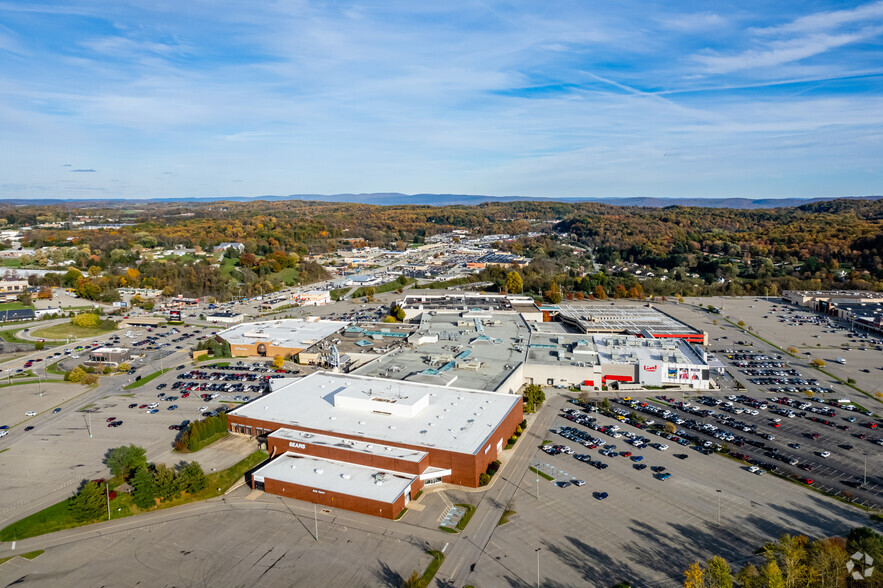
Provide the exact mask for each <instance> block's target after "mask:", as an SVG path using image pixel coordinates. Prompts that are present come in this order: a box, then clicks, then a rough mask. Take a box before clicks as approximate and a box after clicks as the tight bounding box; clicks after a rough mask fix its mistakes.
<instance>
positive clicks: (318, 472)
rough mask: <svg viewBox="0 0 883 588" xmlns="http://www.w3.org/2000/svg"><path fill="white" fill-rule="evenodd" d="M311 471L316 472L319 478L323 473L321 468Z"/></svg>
mask: <svg viewBox="0 0 883 588" xmlns="http://www.w3.org/2000/svg"><path fill="white" fill-rule="evenodd" d="M313 471H314V472H316V473H317V474H319V475H320V476H321V475H322V474H324V473H325V470H323V469H322V468H316V469H314V470H313Z"/></svg>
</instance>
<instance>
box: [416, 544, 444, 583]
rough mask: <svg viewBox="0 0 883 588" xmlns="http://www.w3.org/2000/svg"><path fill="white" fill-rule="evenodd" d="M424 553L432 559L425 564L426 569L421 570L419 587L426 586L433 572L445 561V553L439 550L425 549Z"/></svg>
mask: <svg viewBox="0 0 883 588" xmlns="http://www.w3.org/2000/svg"><path fill="white" fill-rule="evenodd" d="M426 553H428V554H429V555H431V556H432V561H431V562H430V563H429V565H428V566H426V571H425V572H423V575H422V576H420V583H419V586H420V588H426V587H427V586H429V585H430V584H431V583H432V579H433V578H435V573H436V572H437V571H438V569H439V568H440V567H441V565H442V564H443V563H444V561H445V554H444V553H442V552H441V551H427V552H426Z"/></svg>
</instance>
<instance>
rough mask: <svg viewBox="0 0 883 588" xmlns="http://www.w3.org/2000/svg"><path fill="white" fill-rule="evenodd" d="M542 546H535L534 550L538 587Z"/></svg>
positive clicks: (538, 584)
mask: <svg viewBox="0 0 883 588" xmlns="http://www.w3.org/2000/svg"><path fill="white" fill-rule="evenodd" d="M542 549H543V548H542V547H537V548H536V549H534V551H536V552H537V588H540V551H542Z"/></svg>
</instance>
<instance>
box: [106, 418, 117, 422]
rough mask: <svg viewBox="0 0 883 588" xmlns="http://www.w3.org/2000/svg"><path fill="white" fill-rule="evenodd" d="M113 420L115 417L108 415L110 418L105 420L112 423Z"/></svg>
mask: <svg viewBox="0 0 883 588" xmlns="http://www.w3.org/2000/svg"><path fill="white" fill-rule="evenodd" d="M115 420H117V418H116V417H110V418H108V419H107V422H108V423H112V422H114V421H115Z"/></svg>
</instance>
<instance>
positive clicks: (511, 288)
mask: <svg viewBox="0 0 883 588" xmlns="http://www.w3.org/2000/svg"><path fill="white" fill-rule="evenodd" d="M504 287H505V288H506V291H507V292H509V293H510V294H518V293H520V292H521V291H522V290H523V289H524V280H523V279H521V274H519V273H518V272H514V271H513V272H509V273H508V274H506V282H505V283H504Z"/></svg>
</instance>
